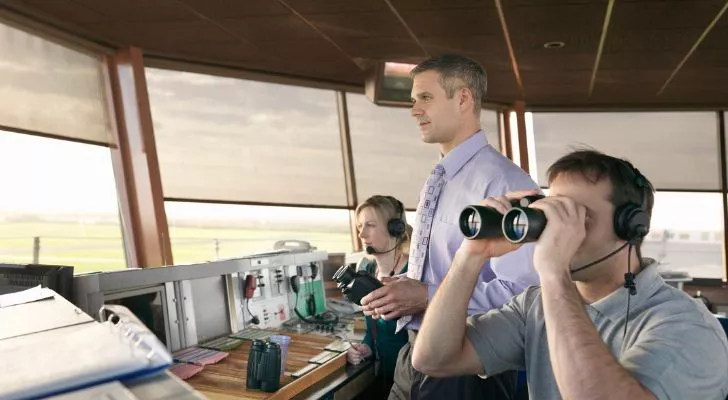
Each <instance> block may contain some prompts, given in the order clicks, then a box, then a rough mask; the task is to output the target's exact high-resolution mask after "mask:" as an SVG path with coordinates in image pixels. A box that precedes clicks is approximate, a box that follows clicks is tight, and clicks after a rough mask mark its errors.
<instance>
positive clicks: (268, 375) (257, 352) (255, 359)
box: [245, 340, 281, 392]
mask: <svg viewBox="0 0 728 400" xmlns="http://www.w3.org/2000/svg"><path fill="white" fill-rule="evenodd" d="M245 385H246V387H247V388H248V389H260V390H262V391H264V392H275V391H276V390H278V389H279V388H280V386H281V347H280V345H279V344H278V343H273V342H268V343H266V342H263V341H261V340H253V344H252V345H251V346H250V352H249V353H248V371H247V375H246V383H245Z"/></svg>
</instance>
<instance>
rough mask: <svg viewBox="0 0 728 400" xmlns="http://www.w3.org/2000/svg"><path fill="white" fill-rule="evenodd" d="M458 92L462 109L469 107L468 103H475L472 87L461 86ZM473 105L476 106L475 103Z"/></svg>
mask: <svg viewBox="0 0 728 400" xmlns="http://www.w3.org/2000/svg"><path fill="white" fill-rule="evenodd" d="M458 92H459V94H460V104H459V105H460V109H461V110H462V109H464V108H467V107H468V104H472V103H473V93H472V92H471V91H470V89H468V88H465V87H463V88H460V90H458ZM473 106H475V105H473Z"/></svg>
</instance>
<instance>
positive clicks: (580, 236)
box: [530, 197, 586, 277]
mask: <svg viewBox="0 0 728 400" xmlns="http://www.w3.org/2000/svg"><path fill="white" fill-rule="evenodd" d="M530 207H531V208H537V209H540V210H542V211H543V212H544V214H545V215H546V220H547V221H548V222H547V223H546V228H544V231H543V232H542V233H541V236H540V237H539V238H538V241H537V242H536V248H535V250H534V254H533V264H534V266H535V268H536V272H538V273H539V275H541V276H542V277H543V275H544V274H553V273H556V274H563V273H564V272H566V273H569V272H570V268H571V267H570V266H571V262H572V260H573V259H574V256H575V255H576V252H577V251H578V250H579V247H581V244H582V242H583V241H584V238H585V237H586V208H585V207H584V206H582V205H581V204H577V203H576V202H575V201H574V200H572V199H570V198H568V197H547V198H545V199H542V200H539V201H537V202H534V203H533V204H532V205H531V206H530Z"/></svg>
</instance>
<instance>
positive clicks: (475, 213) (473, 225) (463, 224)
mask: <svg viewBox="0 0 728 400" xmlns="http://www.w3.org/2000/svg"><path fill="white" fill-rule="evenodd" d="M543 197H544V196H543V195H532V196H525V197H523V198H521V199H517V200H511V206H513V207H528V206H529V205H530V204H531V203H533V202H534V201H536V200H540V199H542V198H543ZM458 221H459V226H460V232H462V234H463V235H464V236H465V238H466V239H482V238H497V237H502V236H503V227H502V221H503V214H501V213H500V212H499V211H498V210H496V209H494V208H492V207H487V206H481V205H470V206H467V207H465V208H464V209H463V211H461V212H460V217H459V218H458Z"/></svg>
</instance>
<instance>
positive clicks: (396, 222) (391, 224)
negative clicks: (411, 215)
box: [365, 196, 407, 254]
mask: <svg viewBox="0 0 728 400" xmlns="http://www.w3.org/2000/svg"><path fill="white" fill-rule="evenodd" d="M382 197H384V198H386V199H387V200H388V201H389V202H391V203H392V204H393V205H394V209H395V210H396V212H397V216H396V217H394V218H392V219H390V220H389V221H387V233H389V236H391V237H393V238H395V239H397V244H395V245H394V247H392V248H391V249H389V250H386V251H377V250H376V249H375V248H374V247H372V246H367V247H366V249H365V250H366V252H367V254H386V253H389V252H390V251H392V250H394V249H396V248H397V246H399V244H400V243H401V242H402V239H404V233H405V232H406V231H407V223H406V222H404V204H402V202H401V201H399V200H397V199H395V198H394V197H392V196H382Z"/></svg>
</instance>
